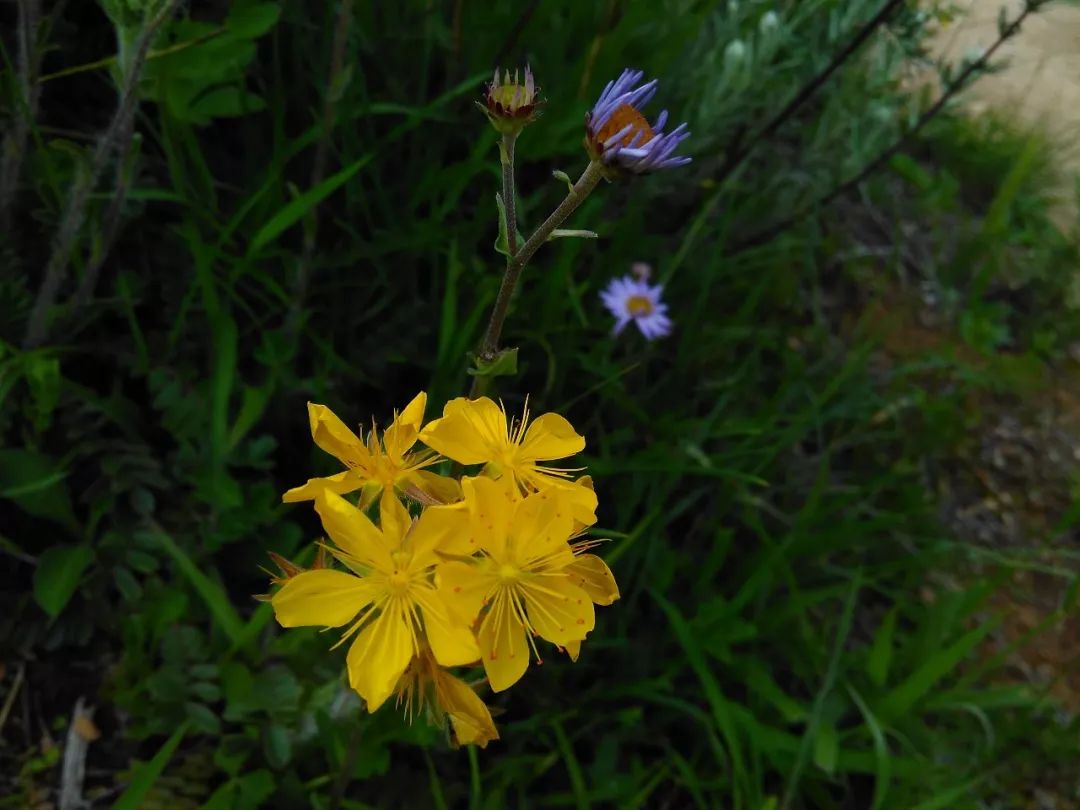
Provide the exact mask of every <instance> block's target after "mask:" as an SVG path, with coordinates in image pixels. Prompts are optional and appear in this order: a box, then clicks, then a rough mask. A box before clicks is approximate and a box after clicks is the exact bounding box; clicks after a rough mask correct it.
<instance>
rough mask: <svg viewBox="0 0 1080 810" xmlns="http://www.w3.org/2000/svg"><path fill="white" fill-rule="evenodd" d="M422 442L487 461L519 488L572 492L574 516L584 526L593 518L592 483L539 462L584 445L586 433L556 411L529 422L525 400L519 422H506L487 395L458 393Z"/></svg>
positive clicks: (459, 457) (492, 471) (454, 455)
mask: <svg viewBox="0 0 1080 810" xmlns="http://www.w3.org/2000/svg"><path fill="white" fill-rule="evenodd" d="M420 441H422V442H423V443H424V444H426V445H427V446H428V447H430V448H432V449H433V450H435V451H436V452H438V453H441V454H442V455H444V456H446V457H447V458H451V459H453V460H454V461H457V462H459V463H461V464H485V465H487V466H486V468H485V472H487V473H488V474H489V475H491V476H492V477H495V478H498V477H500V476H508V477H509V478H510V479H512V480H513V481H514V482H515V483H516V484H517V485H518V486H519V487H520V488H521V489H522V491H523V492H526V491H529V490H540V489H543V488H544V487H546V486H555V487H560V488H563V489H566V490H568V491H570V492H571V493H572V495H571V497H572V499H573V501H574V504H573V509H574V516H575V518H577V519H578V520H579V521H580V522H583V523H585V524H586V525H588V524H591V523H593V522H594V521H595V520H596V495H595V494H594V493H593V492H592V488H591V486H584V485H582V484H581V483H579V482H577V481H573V480H570V474H571V472H572V471H571V470H563V469H559V468H557V467H549V466H546V465H542V464H539V463H538V462H542V461H552V460H554V459H560V458H566V457H567V456H572V455H574V454H575V453H580V452H581V451H582V450H583V449H585V437H584V436H581V435H579V434H578V433H577V432H576V431H575V430H574V428H573V426H572V425H571V424H570V423H569V422H568V421H567V420H566V419H565V418H564V417H562V416H560V415H559V414H557V413H545V414H543V415H542V416H539V417H537V418H536V419H534V420H533V422H532V424H531V425H530V424H529V406H528V404H526V406H525V410H524V413H523V415H522V417H521V419H520V421H517V422H515V423H514V424H510V423H509V422H508V420H507V418H506V411H505V410H504V409H503V408H502V407H501V406H499V405H496V404H495V403H494V402H492V401H491V400H490V399H488V398H487V397H480V398H479V399H472V400H470V399H466V398H465V397H458V398H457V399H453V400H451V401H450V402H448V403H446V407H445V408H443V415H442V418H440V419H436V420H434V421H432V422H429V423H428V425H427V426H426V427H425V428H424V429H423V430H422V431H420Z"/></svg>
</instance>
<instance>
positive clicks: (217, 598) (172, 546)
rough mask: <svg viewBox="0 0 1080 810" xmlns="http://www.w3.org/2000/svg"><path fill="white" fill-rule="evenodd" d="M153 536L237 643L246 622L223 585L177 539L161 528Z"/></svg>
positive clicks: (227, 634) (223, 628)
mask: <svg viewBox="0 0 1080 810" xmlns="http://www.w3.org/2000/svg"><path fill="white" fill-rule="evenodd" d="M153 537H154V539H155V540H157V541H158V543H160V544H161V546H162V547H163V548H164V549H165V550H166V551H167V552H168V553H169V556H170V557H172V558H173V561H174V562H175V563H176V567H177V568H179V569H180V572H181V573H182V574H183V575H184V576H186V577H187V578H188V581H190V582H191V585H192V587H193V588H194V589H195V592H196V593H198V594H199V596H201V597H202V600H203V601H204V602H205V603H206V606H207V608H209V610H210V615H211V616H213V617H214V620H215V621H216V622H217V625H218V627H220V628H221V630H222V632H224V633H225V635H226V636H228V638H229V640H230V641H231V642H233V643H234V644H235V643H237V642H238V641H239V640H240V638H241V634H242V633H243V630H244V623H243V622H242V621H241V620H240V617H239V616H238V615H237V613H236V609H235V608H234V607H233V606H232V602H230V601H229V597H228V596H227V595H226V594H225V591H224V590H223V589H222V587H221V586H220V585H218V584H217V583H216V582H214V581H213V580H211V579H210V578H209V577H207V576H206V574H204V573H203V572H202V571H200V570H199V567H198V566H197V565H195V562H194V561H193V560H192V559H191V557H189V556H188V555H187V552H185V551H184V550H183V549H182V548H180V546H178V545H177V544H176V541H175V540H173V539H172V538H171V537H170V536H169V535H167V534H166V533H165V532H164V531H162V530H161V529H160V528H158V527H155V528H154V530H153Z"/></svg>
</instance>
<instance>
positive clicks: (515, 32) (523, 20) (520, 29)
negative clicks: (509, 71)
mask: <svg viewBox="0 0 1080 810" xmlns="http://www.w3.org/2000/svg"><path fill="white" fill-rule="evenodd" d="M539 5H540V0H532V2H530V3H529V5H527V6H526V7H525V8H524V9H522V11H521V14H520V15H519V16H518V18H517V22H515V23H514V27H513V28H511V29H510V35H509V36H508V37H507V38H506V39H505V40H504V41H503V44H502V47H501V48H499V52H498V53H497V54H495V66H496V67H498V66H499V65H501V64H503V62H504V60H505V59H506V57H507V56H509V55H510V54H511V53H512V52H513V51H514V49H515V48H517V44H518V40H519V39H521V35H522V34H523V33H525V29H526V28H528V27H529V20H531V19H532V16H533V14H535V13H536V7H537V6H539Z"/></svg>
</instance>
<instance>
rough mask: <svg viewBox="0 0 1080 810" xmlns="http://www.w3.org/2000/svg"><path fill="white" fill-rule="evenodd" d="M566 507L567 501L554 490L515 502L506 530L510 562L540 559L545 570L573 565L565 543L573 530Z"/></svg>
mask: <svg viewBox="0 0 1080 810" xmlns="http://www.w3.org/2000/svg"><path fill="white" fill-rule="evenodd" d="M570 506H571V504H570V502H569V500H568V499H567V497H566V496H565V495H564V494H562V492H561V491H560V490H558V489H555V488H548V489H544V490H541V491H540V492H535V493H533V494H532V495H529V496H528V497H527V498H525V499H524V500H521V501H519V502H518V503H517V504H516V508H515V510H514V516H513V519H512V522H511V525H510V529H509V534H510V537H511V538H512V544H513V545H512V552H511V558H512V559H513V560H514V561H515V562H517V563H519V564H526V563H527V562H528V561H531V560H536V559H539V558H544V561H545V565H544V567H545V568H560V567H562V566H563V565H569V564H570V563H571V562H573V556H572V552H571V551H570V546H569V545H568V544H567V542H566V541H567V540H568V539H569V538H570V532H571V530H572V529H573V520H572V518H571V510H570ZM559 552H562V554H560V553H559ZM553 555H558V556H560V557H561V559H555V557H554V556H553ZM567 555H570V556H567Z"/></svg>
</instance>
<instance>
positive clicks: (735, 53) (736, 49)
mask: <svg viewBox="0 0 1080 810" xmlns="http://www.w3.org/2000/svg"><path fill="white" fill-rule="evenodd" d="M744 59H746V45H744V44H743V41H742V40H741V39H736V40H732V41H731V42H730V43H728V46H727V47H726V48H725V49H724V72H725V73H727V74H728V75H731V74H733V73H735V72H736V71H738V70H739V68H741V67H742V63H743V60H744Z"/></svg>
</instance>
